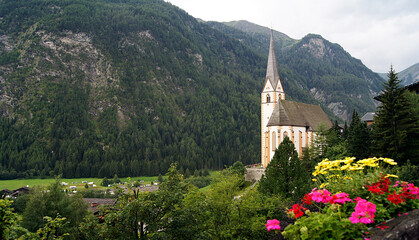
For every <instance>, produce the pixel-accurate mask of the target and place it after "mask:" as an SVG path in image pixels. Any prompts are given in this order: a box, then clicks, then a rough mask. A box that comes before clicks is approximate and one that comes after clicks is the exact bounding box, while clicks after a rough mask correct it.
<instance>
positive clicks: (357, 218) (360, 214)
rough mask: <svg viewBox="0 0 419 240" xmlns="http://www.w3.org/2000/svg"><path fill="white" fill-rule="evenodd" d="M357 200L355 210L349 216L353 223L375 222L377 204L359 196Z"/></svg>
mask: <svg viewBox="0 0 419 240" xmlns="http://www.w3.org/2000/svg"><path fill="white" fill-rule="evenodd" d="M355 201H356V206H355V211H354V212H353V213H352V215H351V217H349V220H351V223H359V222H360V223H364V224H368V223H373V222H374V216H375V215H374V214H375V212H376V206H375V204H374V203H371V202H368V201H367V200H365V199H362V198H359V197H358V198H356V199H355Z"/></svg>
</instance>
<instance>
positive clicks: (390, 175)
mask: <svg viewBox="0 0 419 240" xmlns="http://www.w3.org/2000/svg"><path fill="white" fill-rule="evenodd" d="M384 177H385V178H388V177H393V178H399V176H397V175H394V174H387V175H385V176H384Z"/></svg>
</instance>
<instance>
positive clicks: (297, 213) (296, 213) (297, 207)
mask: <svg viewBox="0 0 419 240" xmlns="http://www.w3.org/2000/svg"><path fill="white" fill-rule="evenodd" d="M302 210H304V211H305V210H307V208H304V207H303V206H302V205H301V204H294V205H293V206H292V208H291V209H290V210H289V211H288V213H293V214H292V215H293V217H294V218H295V219H297V218H299V217H301V216H303V215H304V212H303V211H302Z"/></svg>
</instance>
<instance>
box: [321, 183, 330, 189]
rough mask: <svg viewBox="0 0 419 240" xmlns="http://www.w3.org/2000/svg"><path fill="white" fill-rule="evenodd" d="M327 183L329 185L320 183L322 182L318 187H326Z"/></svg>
mask: <svg viewBox="0 0 419 240" xmlns="http://www.w3.org/2000/svg"><path fill="white" fill-rule="evenodd" d="M327 185H329V183H322V184H321V185H320V188H324V187H326V186H327Z"/></svg>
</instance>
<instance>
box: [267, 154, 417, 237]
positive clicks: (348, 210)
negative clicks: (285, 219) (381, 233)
mask: <svg viewBox="0 0 419 240" xmlns="http://www.w3.org/2000/svg"><path fill="white" fill-rule="evenodd" d="M396 164H397V163H396V162H395V161H394V160H392V159H388V158H368V159H362V160H359V161H356V162H355V158H346V159H344V160H336V161H329V160H327V159H325V160H323V161H322V162H320V163H318V165H317V166H316V168H315V171H314V172H313V176H314V178H313V181H315V182H316V183H317V184H318V186H319V187H318V188H314V189H313V190H312V191H311V192H310V193H307V194H306V195H305V196H304V198H303V199H302V203H303V204H305V205H315V206H316V207H317V208H318V209H319V212H311V211H308V210H307V209H306V208H304V206H303V204H295V205H294V206H293V208H292V209H290V210H289V211H288V215H289V216H290V217H292V218H295V219H297V220H296V222H295V223H294V224H293V225H289V226H287V227H286V228H285V229H284V231H283V232H282V235H283V236H284V237H285V238H286V239H369V237H368V236H369V231H370V230H368V229H373V228H378V229H386V225H385V222H384V221H385V220H387V219H391V218H394V217H397V216H401V215H403V214H405V213H406V212H408V211H410V210H413V209H417V208H419V188H418V187H416V186H414V185H413V184H412V183H408V182H403V181H394V180H397V178H398V177H397V176H395V175H391V174H388V173H389V167H390V166H392V165H396ZM392 179H394V180H393V181H392ZM275 223H277V224H278V226H280V223H279V221H278V222H275ZM270 227H271V229H278V228H274V227H273V226H272V225H270ZM276 231H278V230H276Z"/></svg>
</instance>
